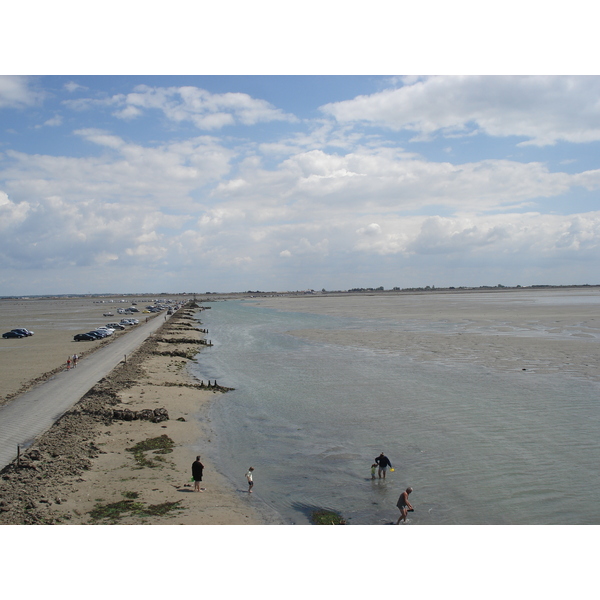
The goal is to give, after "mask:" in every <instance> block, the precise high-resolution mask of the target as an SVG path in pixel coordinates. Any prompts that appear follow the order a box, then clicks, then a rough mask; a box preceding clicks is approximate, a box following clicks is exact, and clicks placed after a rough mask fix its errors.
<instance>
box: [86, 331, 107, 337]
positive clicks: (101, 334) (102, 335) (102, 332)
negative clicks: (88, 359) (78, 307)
mask: <svg viewBox="0 0 600 600" xmlns="http://www.w3.org/2000/svg"><path fill="white" fill-rule="evenodd" d="M90 333H95V334H96V335H99V336H100V337H101V338H105V337H108V336H109V335H110V333H108V331H107V330H106V329H94V331H90Z"/></svg>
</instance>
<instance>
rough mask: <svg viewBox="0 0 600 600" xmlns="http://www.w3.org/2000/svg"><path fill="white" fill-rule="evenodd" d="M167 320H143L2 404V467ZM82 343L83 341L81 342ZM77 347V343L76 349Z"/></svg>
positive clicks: (158, 317)
mask: <svg viewBox="0 0 600 600" xmlns="http://www.w3.org/2000/svg"><path fill="white" fill-rule="evenodd" d="M164 322H165V318H164V316H163V315H162V314H160V315H157V316H156V317H154V318H153V319H149V321H148V322H147V323H140V324H139V325H136V326H135V327H134V328H133V329H132V330H130V331H128V332H127V333H126V334H125V335H121V336H119V338H118V339H116V340H114V341H113V342H111V343H110V344H106V346H104V347H102V348H100V349H99V350H96V351H95V352H92V354H90V355H89V356H87V357H85V358H83V359H80V360H79V362H78V364H77V368H76V369H70V370H69V371H67V370H66V368H65V370H64V371H62V372H61V373H58V374H57V375H55V376H54V377H52V378H51V379H49V380H48V381H46V382H44V383H42V384H40V385H39V386H37V387H35V388H34V389H32V390H30V391H29V392H26V393H25V394H22V395H20V396H17V397H16V398H15V399H14V400H12V402H9V403H8V404H6V405H4V406H0V470H1V469H3V468H4V467H5V466H6V465H8V464H9V463H10V462H11V461H12V460H14V459H15V458H16V456H17V446H20V447H21V450H23V449H24V448H27V447H28V446H30V445H31V444H32V443H33V441H34V440H35V439H36V438H37V437H38V436H39V435H41V434H42V433H44V431H46V430H47V429H49V428H50V427H52V425H53V424H54V423H55V422H56V421H57V420H58V419H59V418H60V417H61V416H62V415H63V414H64V413H65V412H67V411H68V410H69V409H71V408H72V407H73V406H74V405H75V404H77V402H79V400H81V398H82V397H83V396H84V395H85V394H86V393H87V392H88V391H89V390H90V389H91V388H92V387H94V385H96V383H98V381H100V380H101V379H102V378H103V377H106V375H108V373H110V372H111V371H112V370H113V369H114V368H115V367H116V366H117V365H118V364H119V363H120V362H122V361H123V360H124V357H125V356H126V355H128V354H131V353H132V352H133V351H134V350H136V349H137V348H139V347H140V346H141V344H142V342H144V341H145V340H146V339H147V338H148V336H150V335H151V334H152V333H154V332H155V331H156V330H157V329H158V328H159V327H160V326H161V325H163V324H164ZM79 343H83V342H79ZM77 349H78V348H76V347H74V348H73V352H76V351H77Z"/></svg>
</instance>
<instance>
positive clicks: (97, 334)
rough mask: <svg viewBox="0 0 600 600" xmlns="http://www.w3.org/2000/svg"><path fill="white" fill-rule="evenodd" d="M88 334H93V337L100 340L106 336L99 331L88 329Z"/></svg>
mask: <svg viewBox="0 0 600 600" xmlns="http://www.w3.org/2000/svg"><path fill="white" fill-rule="evenodd" d="M87 334H88V335H91V336H92V337H94V338H95V339H97V340H100V339H102V338H104V337H106V336H105V335H104V334H102V333H100V332H99V331H88V332H87Z"/></svg>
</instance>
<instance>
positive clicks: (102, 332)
mask: <svg viewBox="0 0 600 600" xmlns="http://www.w3.org/2000/svg"><path fill="white" fill-rule="evenodd" d="M138 323H139V321H138V320H137V319H121V321H120V322H119V323H108V325H105V326H104V327H98V328H97V329H94V330H93V331H88V332H87V333H78V334H77V335H75V336H73V339H74V340H75V341H76V342H91V341H93V340H101V339H103V338H105V337H108V336H109V335H112V334H113V333H114V332H115V331H117V330H120V331H122V330H123V329H126V328H127V327H128V326H132V325H137V324H138Z"/></svg>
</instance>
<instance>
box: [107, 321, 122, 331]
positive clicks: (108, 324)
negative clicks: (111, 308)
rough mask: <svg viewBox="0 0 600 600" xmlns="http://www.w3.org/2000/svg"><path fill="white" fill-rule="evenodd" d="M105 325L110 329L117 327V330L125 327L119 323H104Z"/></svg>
mask: <svg viewBox="0 0 600 600" xmlns="http://www.w3.org/2000/svg"><path fill="white" fill-rule="evenodd" d="M106 326H107V327H110V328H111V329H119V330H121V331H122V330H123V329H125V326H124V325H120V324H119V323H107V324H106Z"/></svg>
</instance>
